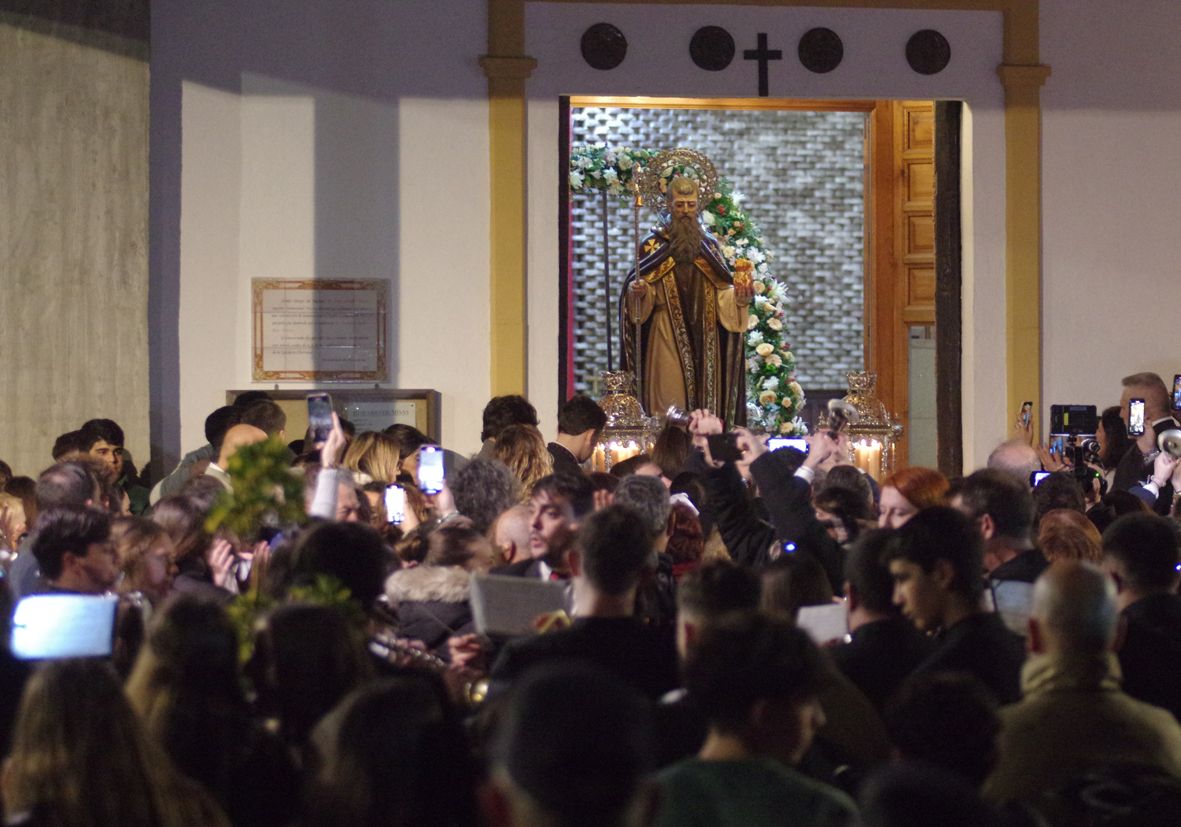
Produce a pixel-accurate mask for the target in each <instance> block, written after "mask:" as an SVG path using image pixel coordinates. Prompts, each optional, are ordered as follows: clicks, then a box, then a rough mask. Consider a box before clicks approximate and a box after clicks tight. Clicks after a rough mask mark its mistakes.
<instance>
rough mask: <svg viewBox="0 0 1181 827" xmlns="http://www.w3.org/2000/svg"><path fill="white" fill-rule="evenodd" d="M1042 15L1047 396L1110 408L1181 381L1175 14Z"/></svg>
mask: <svg viewBox="0 0 1181 827" xmlns="http://www.w3.org/2000/svg"><path fill="white" fill-rule="evenodd" d="M1041 9H1042V20H1041V38H1042V59H1043V61H1044V62H1046V63H1048V64H1050V66H1051V67H1052V69H1053V74H1052V76H1051V77H1050V79H1049V80H1048V81H1047V83H1046V86H1045V88H1044V90H1043V93H1042V147H1043V171H1042V187H1043V193H1044V195H1043V200H1042V210H1043V220H1042V228H1043V246H1042V254H1043V274H1044V275H1043V304H1042V307H1043V319H1044V322H1043V329H1044V331H1045V333H1044V341H1043V351H1042V352H1043V358H1044V368H1043V373H1044V384H1045V395H1044V397H1043V398H1044V399H1045V401H1046V403H1047V405H1048V404H1050V403H1081V404H1095V405H1098V406H1100V409H1102V407H1103V406H1106V405H1114V404H1116V403H1118V402H1119V396H1120V390H1121V388H1120V383H1119V380H1120V378H1121V377H1123V376H1126V375H1127V374H1130V373H1134V372H1137V371H1141V370H1153V371H1156V372H1158V373H1159V374H1161V376H1163V377H1164V379H1165V381H1166V383H1171V381H1172V375H1173V374H1174V373H1178V372H1181V344H1179V343H1178V336H1177V331H1178V328H1179V325H1178V317H1179V313H1178V304H1177V302H1178V298H1181V278H1179V270H1181V268H1179V267H1178V260H1179V251H1178V239H1179V238H1181V233H1179V229H1178V228H1179V227H1181V186H1178V175H1179V173H1178V170H1181V75H1179V74H1178V72H1177V68H1178V66H1179V65H1181V41H1178V39H1177V36H1176V33H1177V32H1178V31H1179V30H1181V4H1177V3H1147V2H1133V3H1119V4H1118V5H1117V4H1114V3H1111V2H1102V1H1101V0H1042V5H1041ZM1117 9H1118V12H1117V13H1113V12H1116V11H1117ZM1097 20H1102V21H1103V23H1102V26H1097V25H1096V22H1095V21H1097Z"/></svg>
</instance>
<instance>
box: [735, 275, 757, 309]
mask: <svg viewBox="0 0 1181 827" xmlns="http://www.w3.org/2000/svg"><path fill="white" fill-rule="evenodd" d="M754 297H755V285H754V282H752V281H735V282H734V299H735V301H737V302H738V303H739V304H742V305H746V304H750V303H751V301H752V300H753V299H754Z"/></svg>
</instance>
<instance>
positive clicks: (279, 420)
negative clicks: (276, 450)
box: [234, 399, 287, 436]
mask: <svg viewBox="0 0 1181 827" xmlns="http://www.w3.org/2000/svg"><path fill="white" fill-rule="evenodd" d="M234 424H235V425H253V426H254V427H255V428H258V429H259V430H260V431H266V432H267V436H276V435H277V434H278V433H279V432H280V431H282V430H283V429H284V428H286V427H287V414H285V413H284V412H283V409H282V408H280V407H279V403H277V402H273V401H271V400H270V399H260V400H258V401H257V402H253V403H251V404H250V405H248V406H246V407H244V408H239V409H238V415H237V417H236V418H235V422H234Z"/></svg>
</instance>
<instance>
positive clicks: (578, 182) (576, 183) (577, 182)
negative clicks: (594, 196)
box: [570, 172, 582, 189]
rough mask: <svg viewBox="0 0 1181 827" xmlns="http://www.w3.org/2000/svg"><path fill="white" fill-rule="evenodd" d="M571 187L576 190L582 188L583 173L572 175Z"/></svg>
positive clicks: (573, 173)
mask: <svg viewBox="0 0 1181 827" xmlns="http://www.w3.org/2000/svg"><path fill="white" fill-rule="evenodd" d="M570 186H572V187H574V188H575V189H578V188H579V187H581V186H582V173H581V172H572V173H570Z"/></svg>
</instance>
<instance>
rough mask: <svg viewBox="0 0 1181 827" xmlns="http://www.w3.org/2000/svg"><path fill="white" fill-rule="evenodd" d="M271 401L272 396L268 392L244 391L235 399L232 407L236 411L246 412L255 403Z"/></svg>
mask: <svg viewBox="0 0 1181 827" xmlns="http://www.w3.org/2000/svg"><path fill="white" fill-rule="evenodd" d="M270 399H271V395H270V394H269V393H267V392H266V391H242V393H240V394H238V395H237V396H235V397H234V402H233V404H232V405H231V406H230V407H232V408H233V409H234V410H236V411H244V410H246V409H247V408H249V407H250V406H251V405H253V404H254V403H255V402H261V401H264V400H265V401H270Z"/></svg>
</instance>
